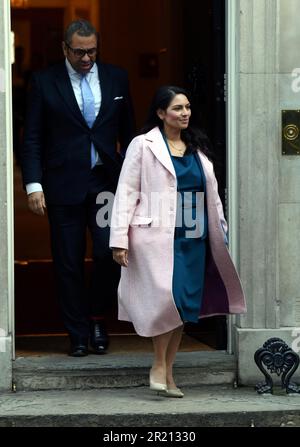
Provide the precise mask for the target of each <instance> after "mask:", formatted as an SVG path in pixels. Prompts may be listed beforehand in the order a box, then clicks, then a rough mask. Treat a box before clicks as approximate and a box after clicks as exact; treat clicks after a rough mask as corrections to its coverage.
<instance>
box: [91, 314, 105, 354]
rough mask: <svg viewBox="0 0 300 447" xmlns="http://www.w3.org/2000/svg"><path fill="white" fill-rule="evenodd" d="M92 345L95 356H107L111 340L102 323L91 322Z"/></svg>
mask: <svg viewBox="0 0 300 447" xmlns="http://www.w3.org/2000/svg"><path fill="white" fill-rule="evenodd" d="M90 343H91V347H92V348H93V350H94V352H95V354H106V350H107V348H108V345H109V340H108V335H107V332H106V330H105V328H104V327H103V324H102V323H101V322H100V321H97V320H96V321H91V339H90Z"/></svg>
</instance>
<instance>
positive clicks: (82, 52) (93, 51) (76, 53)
mask: <svg viewBox="0 0 300 447" xmlns="http://www.w3.org/2000/svg"><path fill="white" fill-rule="evenodd" d="M65 44H66V46H67V47H68V48H69V50H71V51H72V53H73V54H74V56H76V57H78V58H80V59H81V58H82V57H84V56H85V55H86V54H87V55H88V56H89V57H94V56H96V54H97V51H98V50H97V48H88V49H87V50H83V49H82V48H72V47H70V45H69V44H67V42H65Z"/></svg>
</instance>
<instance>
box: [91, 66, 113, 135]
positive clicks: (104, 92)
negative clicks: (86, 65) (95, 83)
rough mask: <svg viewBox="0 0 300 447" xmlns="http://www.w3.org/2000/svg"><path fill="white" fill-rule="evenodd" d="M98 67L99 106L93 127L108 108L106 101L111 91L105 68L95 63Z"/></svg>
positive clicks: (110, 83)
mask: <svg viewBox="0 0 300 447" xmlns="http://www.w3.org/2000/svg"><path fill="white" fill-rule="evenodd" d="M97 66H98V75H99V82H100V88H101V106H100V110H99V113H98V115H97V116H96V119H95V122H94V124H93V127H95V126H97V125H98V124H99V123H100V121H101V122H102V120H103V118H104V116H105V111H106V110H107V107H108V100H109V98H111V96H112V95H111V89H112V82H111V78H110V77H109V75H108V73H107V70H106V69H105V66H104V65H103V64H101V63H99V62H97Z"/></svg>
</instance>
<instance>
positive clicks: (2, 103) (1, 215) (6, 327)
mask: <svg viewBox="0 0 300 447" xmlns="http://www.w3.org/2000/svg"><path fill="white" fill-rule="evenodd" d="M10 40H11V36H10V2H9V0H4V1H3V2H0V117H1V119H0V228H1V231H0V247H1V248H0V250H1V256H0V285H1V287H0V390H10V389H11V386H12V333H13V327H12V321H13V317H12V315H13V308H12V302H13V271H14V270H13V266H14V260H13V185H12V180H13V179H12V177H13V169H12V159H13V155H12V154H13V148H12V136H11V135H12V120H11V61H10V54H11V45H10Z"/></svg>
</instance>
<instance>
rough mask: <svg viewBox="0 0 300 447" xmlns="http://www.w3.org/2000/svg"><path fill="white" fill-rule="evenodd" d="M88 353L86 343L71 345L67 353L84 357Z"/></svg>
mask: <svg viewBox="0 0 300 447" xmlns="http://www.w3.org/2000/svg"><path fill="white" fill-rule="evenodd" d="M88 353H89V351H88V347H87V346H86V345H71V349H70V352H69V355H71V356H72V357H85V356H86V355H88Z"/></svg>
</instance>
